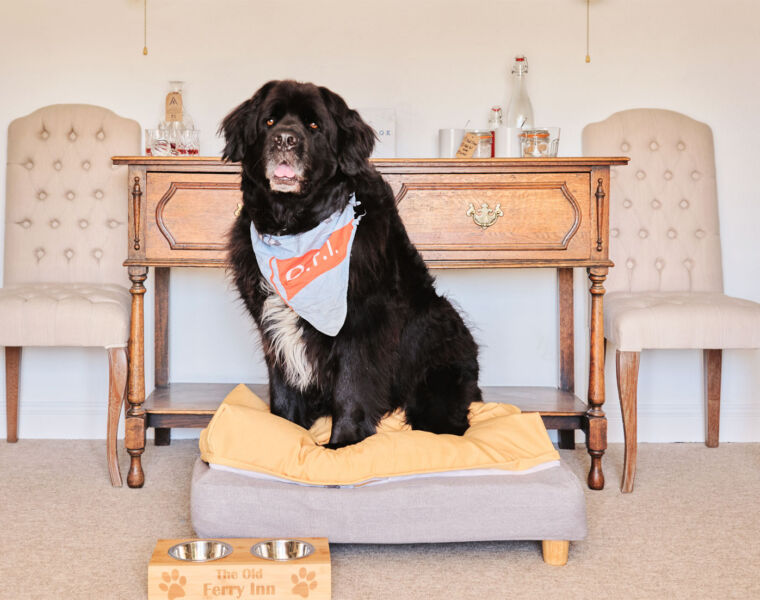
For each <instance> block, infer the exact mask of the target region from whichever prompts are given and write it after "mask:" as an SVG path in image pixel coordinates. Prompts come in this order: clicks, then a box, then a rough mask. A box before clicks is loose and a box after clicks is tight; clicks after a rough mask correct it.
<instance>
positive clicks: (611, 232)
mask: <svg viewBox="0 0 760 600" xmlns="http://www.w3.org/2000/svg"><path fill="white" fill-rule="evenodd" d="M610 235H611V236H612V237H615V238H616V237H618V236H619V235H620V230H619V229H618V228H617V227H615V228H613V229H612V231H610Z"/></svg>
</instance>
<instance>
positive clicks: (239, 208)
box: [235, 202, 243, 217]
mask: <svg viewBox="0 0 760 600" xmlns="http://www.w3.org/2000/svg"><path fill="white" fill-rule="evenodd" d="M241 212H243V203H242V202H238V204H237V206H236V207H235V217H239V216H240V213H241Z"/></svg>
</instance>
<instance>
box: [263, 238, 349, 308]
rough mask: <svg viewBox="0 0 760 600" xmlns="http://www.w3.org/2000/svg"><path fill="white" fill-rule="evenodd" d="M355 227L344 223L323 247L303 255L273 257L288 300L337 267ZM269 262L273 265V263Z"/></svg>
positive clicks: (345, 252)
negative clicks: (281, 257) (282, 258)
mask: <svg viewBox="0 0 760 600" xmlns="http://www.w3.org/2000/svg"><path fill="white" fill-rule="evenodd" d="M353 228H354V224H353V223H348V224H347V225H344V226H343V227H341V228H340V229H337V230H336V231H334V232H333V233H332V235H331V236H330V237H329V238H328V239H327V241H326V242H325V243H324V245H323V246H322V247H321V248H319V249H318V250H310V251H309V252H307V253H306V254H304V255H303V256H297V257H296V258H288V259H285V260H280V259H276V258H274V257H273V258H272V259H271V261H274V262H275V263H276V264H277V273H278V274H279V277H280V283H281V284H282V287H283V289H284V290H285V295H286V298H285V300H286V301H288V300H290V299H291V298H293V296H295V295H296V294H297V293H298V292H300V291H301V290H302V289H303V288H305V287H306V286H307V285H309V284H310V283H311V282H312V281H314V280H315V279H316V278H317V277H319V276H320V275H322V274H323V273H326V272H327V271H329V270H330V269H333V268H335V267H337V266H338V265H339V264H340V263H341V262H342V261H343V259H344V258H346V255H347V254H348V242H349V241H350V240H351V234H352V233H353ZM269 264H270V266H271V264H272V263H271V262H270V263H269ZM272 277H274V269H272ZM276 287H277V286H275V288H276Z"/></svg>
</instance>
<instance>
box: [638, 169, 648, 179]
mask: <svg viewBox="0 0 760 600" xmlns="http://www.w3.org/2000/svg"><path fill="white" fill-rule="evenodd" d="M646 178H647V174H646V173H644V171H642V170H638V171H636V179H639V180H644V179H646Z"/></svg>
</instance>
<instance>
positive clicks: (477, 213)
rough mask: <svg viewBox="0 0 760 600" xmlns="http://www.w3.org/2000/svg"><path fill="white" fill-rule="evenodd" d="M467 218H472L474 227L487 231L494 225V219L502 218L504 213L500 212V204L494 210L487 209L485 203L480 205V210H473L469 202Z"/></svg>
mask: <svg viewBox="0 0 760 600" xmlns="http://www.w3.org/2000/svg"><path fill="white" fill-rule="evenodd" d="M467 216H468V217H472V220H473V221H475V225H478V226H479V227H482V228H483V229H488V228H489V227H490V226H491V225H493V224H494V223H496V219H498V218H499V217H503V216H504V212H503V211H502V210H501V204H497V205H496V206H495V207H494V208H489V207H488V204H486V203H485V202H484V203H483V204H481V205H480V209H478V210H475V207H474V206H473V204H472V202H470V208H468V209H467Z"/></svg>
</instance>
